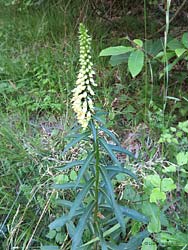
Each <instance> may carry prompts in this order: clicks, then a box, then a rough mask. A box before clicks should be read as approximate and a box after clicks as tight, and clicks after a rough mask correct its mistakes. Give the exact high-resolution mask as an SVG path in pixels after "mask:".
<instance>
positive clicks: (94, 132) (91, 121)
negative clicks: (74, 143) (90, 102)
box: [89, 120, 97, 142]
mask: <svg viewBox="0 0 188 250" xmlns="http://www.w3.org/2000/svg"><path fill="white" fill-rule="evenodd" d="M89 126H90V128H91V131H92V134H93V140H94V142H96V140H97V130H96V127H95V124H94V122H93V120H90V122H89Z"/></svg>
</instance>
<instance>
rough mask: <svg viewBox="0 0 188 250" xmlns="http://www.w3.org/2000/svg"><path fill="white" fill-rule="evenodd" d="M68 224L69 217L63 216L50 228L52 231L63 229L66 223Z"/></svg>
mask: <svg viewBox="0 0 188 250" xmlns="http://www.w3.org/2000/svg"><path fill="white" fill-rule="evenodd" d="M67 222H68V217H67V215H63V216H61V217H59V218H57V219H55V220H54V221H53V222H52V223H50V225H48V227H49V228H50V230H53V229H57V228H59V227H63V226H64V225H65V224H66V223H67Z"/></svg>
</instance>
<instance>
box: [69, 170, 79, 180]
mask: <svg viewBox="0 0 188 250" xmlns="http://www.w3.org/2000/svg"><path fill="white" fill-rule="evenodd" d="M77 176H78V173H77V172H76V171H75V170H71V172H70V179H71V180H72V181H75V180H76V179H77Z"/></svg>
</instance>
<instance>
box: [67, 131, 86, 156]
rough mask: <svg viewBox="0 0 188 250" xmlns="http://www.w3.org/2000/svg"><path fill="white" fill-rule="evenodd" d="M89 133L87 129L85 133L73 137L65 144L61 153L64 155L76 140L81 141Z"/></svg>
mask: <svg viewBox="0 0 188 250" xmlns="http://www.w3.org/2000/svg"><path fill="white" fill-rule="evenodd" d="M89 135H90V132H89V131H88V132H85V133H83V134H80V135H79V136H77V137H76V138H75V139H73V140H72V141H71V142H70V143H68V144H67V146H66V147H65V148H64V150H63V152H62V155H64V154H65V153H66V152H67V151H68V150H69V149H70V148H72V147H73V146H75V145H76V144H77V143H78V142H80V141H82V140H83V139H85V138H86V137H88V136H89Z"/></svg>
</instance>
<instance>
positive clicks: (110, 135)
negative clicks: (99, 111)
mask: <svg viewBox="0 0 188 250" xmlns="http://www.w3.org/2000/svg"><path fill="white" fill-rule="evenodd" d="M100 130H102V131H103V132H104V133H105V134H107V135H108V136H109V137H110V138H111V139H112V140H113V141H114V142H115V143H116V144H117V145H120V142H119V140H118V139H117V138H116V136H115V135H114V134H113V133H112V132H111V131H110V130H109V129H107V128H105V127H103V126H100Z"/></svg>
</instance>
